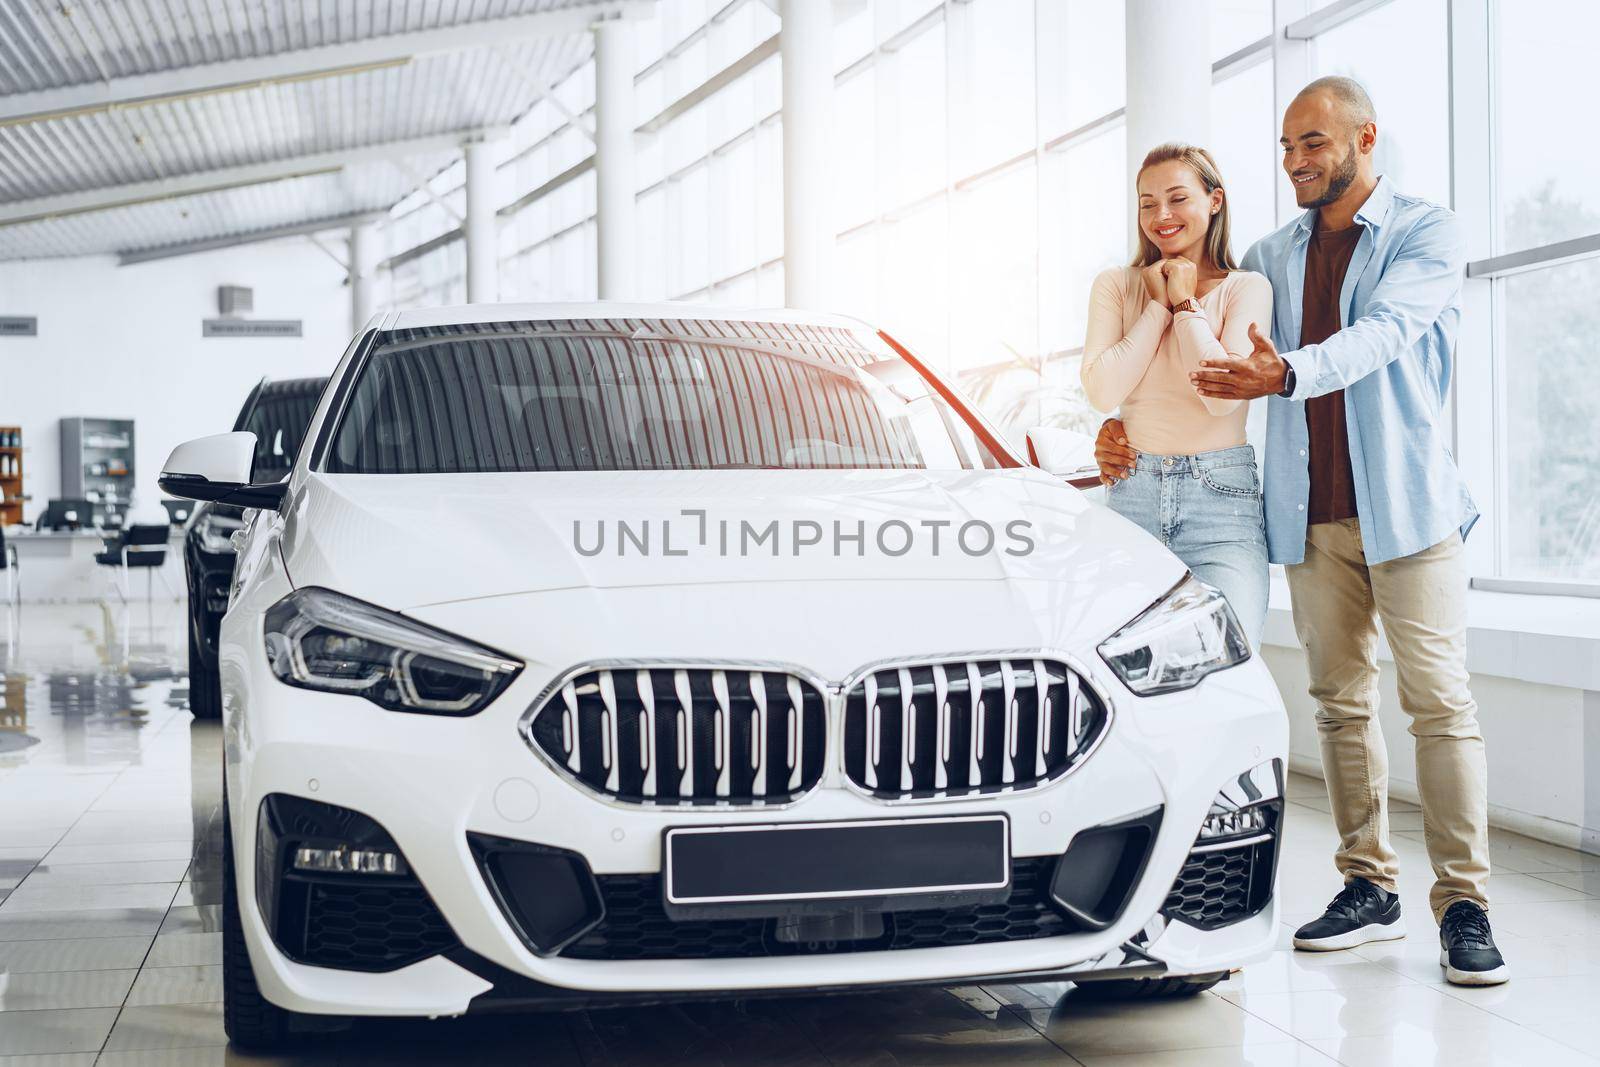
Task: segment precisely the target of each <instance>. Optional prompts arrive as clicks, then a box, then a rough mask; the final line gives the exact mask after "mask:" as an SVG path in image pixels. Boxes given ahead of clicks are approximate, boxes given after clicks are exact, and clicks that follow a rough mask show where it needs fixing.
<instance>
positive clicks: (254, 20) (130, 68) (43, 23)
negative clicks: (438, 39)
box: [0, 0, 586, 95]
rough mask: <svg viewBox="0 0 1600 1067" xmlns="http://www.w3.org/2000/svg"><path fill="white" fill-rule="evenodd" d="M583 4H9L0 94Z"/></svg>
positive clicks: (239, 0) (248, 0)
mask: <svg viewBox="0 0 1600 1067" xmlns="http://www.w3.org/2000/svg"><path fill="white" fill-rule="evenodd" d="M584 2H586V0H445V2H441V0H408V2H404V3H401V2H395V0H72V2H71V3H61V2H59V0H6V2H5V3H0V95H4V94H9V93H24V92H33V91H36V90H40V89H55V88H60V87H62V86H67V85H78V84H81V83H84V82H93V81H100V80H103V79H106V78H117V77H126V76H128V75H131V74H149V73H153V72H156V71H163V70H173V69H175V68H179V67H189V66H195V65H198V64H202V63H216V62H220V61H223V60H229V59H247V58H252V57H258V56H268V55H273V54H276V53H279V52H289V51H294V50H296V49H301V48H315V47H319V46H322V45H333V44H343V43H346V42H349V41H359V40H365V39H367V38H370V37H387V36H389V35H391V34H396V33H409V32H412V31H415V30H428V29H436V28H438V27H441V26H454V25H461V24H463V23H468V22H479V21H483V20H485V19H492V18H507V17H511V16H516V15H526V14H534V13H537V12H540V11H557V10H560V9H562V8H566V7H576V6H580V5H581V4H583V3H584Z"/></svg>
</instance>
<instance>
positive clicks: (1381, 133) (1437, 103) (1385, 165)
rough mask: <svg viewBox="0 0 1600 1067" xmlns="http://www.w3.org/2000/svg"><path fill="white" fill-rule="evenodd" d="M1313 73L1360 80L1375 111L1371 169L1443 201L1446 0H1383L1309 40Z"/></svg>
mask: <svg viewBox="0 0 1600 1067" xmlns="http://www.w3.org/2000/svg"><path fill="white" fill-rule="evenodd" d="M1312 52H1313V55H1314V56H1315V67H1316V74H1317V75H1319V76H1320V75H1324V74H1343V75H1347V76H1349V77H1352V78H1354V79H1356V80H1357V81H1359V82H1360V83H1361V84H1362V85H1363V86H1364V87H1365V88H1366V90H1367V93H1368V94H1369V95H1370V96H1371V97H1372V102H1373V106H1374V107H1375V108H1376V109H1377V112H1378V147H1377V149H1376V153H1377V165H1378V170H1379V171H1380V172H1382V173H1384V174H1387V175H1389V177H1390V178H1392V179H1393V180H1394V183H1395V185H1397V186H1398V187H1399V188H1401V189H1403V190H1404V191H1406V192H1408V193H1411V194H1412V195H1414V196H1423V197H1427V198H1428V199H1429V200H1432V201H1434V202H1435V203H1439V204H1448V203H1450V35H1449V11H1448V3H1447V0H1389V3H1386V4H1384V5H1382V6H1381V7H1378V8H1375V9H1373V10H1372V11H1369V12H1367V13H1366V14H1364V15H1362V16H1361V17H1360V18H1357V19H1352V20H1351V21H1349V22H1346V23H1344V24H1342V25H1339V26H1336V27H1334V28H1332V29H1330V30H1328V31H1327V32H1326V33H1323V34H1321V35H1320V36H1318V37H1317V38H1316V39H1315V40H1314V41H1313V42H1312Z"/></svg>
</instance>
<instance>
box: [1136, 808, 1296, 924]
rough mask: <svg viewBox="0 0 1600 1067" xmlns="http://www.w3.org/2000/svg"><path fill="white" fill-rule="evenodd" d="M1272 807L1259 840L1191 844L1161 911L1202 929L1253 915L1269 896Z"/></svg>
mask: <svg viewBox="0 0 1600 1067" xmlns="http://www.w3.org/2000/svg"><path fill="white" fill-rule="evenodd" d="M1277 810H1278V809H1277V808H1276V807H1273V808H1272V809H1270V822H1269V829H1268V832H1267V834H1266V835H1265V838H1264V839H1252V840H1250V841H1249V842H1248V843H1241V844H1239V845H1236V846H1234V847H1232V848H1228V847H1220V848H1218V847H1211V846H1208V845H1206V844H1203V843H1201V844H1197V845H1196V847H1195V850H1194V851H1192V852H1190V853H1189V858H1188V860H1187V862H1185V863H1184V865H1183V868H1182V869H1181V870H1180V871H1179V872H1178V877H1177V879H1176V880H1174V881H1173V883H1172V890H1171V891H1170V892H1169V893H1168V894H1167V902H1166V904H1164V905H1162V908H1161V911H1162V914H1164V915H1166V916H1167V917H1168V918H1171V919H1178V920H1180V921H1182V922H1186V923H1188V924H1189V925H1190V926H1197V927H1199V928H1200V929H1202V930H1215V929H1216V928H1218V927H1220V926H1228V925H1231V924H1233V923H1236V922H1241V921H1243V920H1245V919H1248V918H1250V917H1251V916H1252V915H1256V914H1259V913H1260V911H1261V909H1263V908H1265V907H1266V906H1267V903H1268V902H1269V901H1270V900H1271V899H1272V880H1273V873H1274V871H1273V864H1274V861H1275V860H1276V853H1277V846H1278V841H1277V834H1276V828H1277V826H1278V822H1279V820H1278V816H1277Z"/></svg>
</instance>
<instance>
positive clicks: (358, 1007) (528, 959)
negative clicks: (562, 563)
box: [223, 621, 1287, 1016]
mask: <svg viewBox="0 0 1600 1067" xmlns="http://www.w3.org/2000/svg"><path fill="white" fill-rule="evenodd" d="M226 625H228V626H234V625H244V624H243V623H242V622H240V623H235V622H233V621H230V622H228V623H227V624H226ZM224 647H225V653H227V654H225V656H224V663H223V684H224V687H225V688H226V689H227V690H228V691H229V693H230V707H231V708H232V709H233V717H232V719H231V721H230V724H229V738H230V743H229V757H228V758H229V773H228V783H229V788H230V806H231V810H232V812H233V818H234V819H235V825H234V828H233V829H234V840H235V841H236V842H239V843H240V846H239V851H238V853H237V855H236V857H235V859H236V863H237V865H238V884H240V885H241V886H245V887H252V886H254V885H255V884H256V869H255V865H256V861H257V856H256V850H255V849H254V848H253V847H246V844H245V843H254V842H256V840H257V831H258V827H257V820H258V818H259V817H260V811H261V803H262V800H263V799H264V798H266V797H267V796H269V795H271V794H287V795H290V796H299V797H306V798H310V799H314V800H316V801H319V802H321V803H325V804H331V805H336V806H339V807H344V808H349V809H352V810H354V811H357V812H360V813H362V814H364V815H367V816H369V817H370V818H371V819H373V820H375V821H376V822H377V823H379V824H381V826H382V827H383V828H384V829H385V830H386V831H387V832H388V833H389V834H390V835H392V837H393V840H394V842H395V843H396V845H397V846H398V848H399V849H400V850H401V851H402V852H403V853H404V857H405V860H406V863H407V864H408V866H409V868H410V869H411V870H412V871H413V872H414V874H415V877H416V878H417V880H418V881H419V882H420V884H421V885H422V886H425V887H426V891H427V895H428V896H429V897H430V898H431V900H432V901H433V902H434V904H435V905H436V906H437V908H438V910H439V912H440V913H441V914H442V915H443V917H444V919H445V920H446V921H447V922H448V925H449V927H450V929H451V930H452V931H453V933H454V935H455V938H456V939H457V941H458V942H459V947H458V948H456V949H452V950H449V951H446V952H444V953H443V954H440V955H434V956H429V957H428V958H425V959H422V960H420V961H418V962H415V963H411V964H409V965H406V966H402V967H399V968H397V969H393V970H388V971H382V972H371V971H354V970H346V969H335V968H331V967H323V966H313V965H310V964H307V963H297V962H294V961H293V960H292V959H290V958H289V957H288V956H287V955H285V953H284V952H283V951H281V949H280V948H279V946H278V945H277V944H275V942H274V939H273V937H272V936H271V934H270V933H269V930H268V928H267V924H266V922H265V920H264V919H263V916H262V914H261V911H260V910H259V908H258V907H257V905H256V901H255V900H254V899H243V900H241V905H242V907H241V912H242V915H243V917H244V928H245V934H246V940H247V944H248V946H249V951H250V956H251V960H252V963H253V964H254V969H255V971H256V975H257V979H258V981H259V983H260V985H261V988H262V991H263V992H264V994H265V995H266V996H267V998H268V999H269V1000H271V1001H272V1002H274V1003H276V1004H278V1005H280V1006H282V1007H285V1008H289V1009H291V1010H295V1011H300V1012H307V1013H318V1014H341V1015H343V1014H351V1015H430V1016H431V1015H454V1014H460V1013H463V1012H465V1011H467V1010H469V1009H472V1010H480V1009H489V1008H493V1007H496V1006H503V1005H506V1004H508V1003H517V1004H521V1003H542V1004H599V1003H627V1002H634V1001H637V1000H640V999H644V1000H651V999H656V1000H659V999H662V998H663V997H664V996H666V995H668V994H670V996H671V997H673V998H677V997H681V996H690V997H693V996H723V995H741V996H743V995H751V994H756V993H762V992H771V993H776V992H782V991H784V990H798V989H804V990H808V991H815V990H818V989H844V988H863V987H881V986H893V985H908V984H950V983H956V982H969V981H974V980H983V979H998V978H1005V979H1007V980H1011V981H1018V980H1044V979H1062V978H1065V979H1071V980H1088V979H1091V978H1094V977H1143V976H1158V975H1182V974H1199V973H1207V972H1212V971H1218V970H1226V969H1229V968H1232V967H1235V966H1238V965H1240V964H1241V963H1243V962H1246V961H1247V960H1249V959H1252V958H1254V957H1257V956H1259V955H1262V954H1264V953H1265V952H1266V951H1268V950H1269V949H1270V947H1271V945H1272V943H1273V939H1274V934H1275V925H1276V921H1277V905H1276V901H1275V898H1272V899H1270V900H1269V901H1268V902H1267V903H1266V904H1265V905H1264V906H1263V907H1261V908H1260V910H1258V911H1257V912H1256V913H1255V914H1254V915H1252V916H1251V917H1248V918H1245V919H1243V920H1241V921H1237V922H1232V923H1230V924H1228V925H1225V926H1221V927H1219V928H1216V929H1201V928H1199V927H1198V926H1196V925H1194V924H1192V923H1190V922H1185V921H1172V920H1171V919H1170V918H1169V917H1168V916H1166V915H1163V914H1162V913H1163V909H1164V908H1165V907H1166V906H1167V903H1168V897H1169V895H1170V894H1171V891H1172V889H1173V887H1174V883H1175V882H1176V881H1178V879H1179V874H1180V871H1181V870H1182V869H1183V868H1184V867H1185V865H1186V863H1188V862H1189V860H1190V852H1191V849H1192V848H1193V847H1194V845H1195V843H1196V837H1197V835H1198V833H1199V830H1200V827H1201V824H1202V822H1203V821H1204V820H1205V818H1206V816H1207V814H1208V812H1209V811H1210V810H1211V807H1212V804H1213V802H1214V800H1215V799H1216V797H1217V795H1218V791H1219V788H1221V787H1223V786H1224V785H1225V784H1228V783H1233V782H1237V781H1238V780H1239V778H1240V776H1241V775H1243V774H1245V773H1247V772H1249V771H1251V770H1252V769H1253V768H1257V767H1260V766H1262V765H1263V764H1265V765H1267V766H1269V767H1270V766H1272V765H1273V764H1272V761H1274V760H1280V761H1281V758H1282V756H1283V753H1284V751H1285V748H1286V746H1287V727H1286V723H1285V720H1284V716H1283V711H1282V706H1281V704H1280V702H1279V698H1278V695H1277V691H1276V688H1275V686H1274V685H1273V683H1272V681H1271V678H1270V677H1269V676H1268V675H1267V673H1266V670H1265V667H1264V666H1263V665H1262V664H1261V663H1260V662H1259V661H1258V660H1257V661H1252V662H1250V663H1247V664H1245V665H1243V666H1241V667H1239V668H1235V669H1233V670H1229V671H1226V672H1223V673H1221V674H1218V675H1214V676H1212V677H1211V678H1209V679H1207V680H1206V681H1205V682H1204V683H1202V684H1201V686H1199V687H1197V688H1196V689H1195V690H1192V691H1190V692H1187V693H1180V694H1172V695H1170V696H1166V697H1157V698H1148V699H1139V698H1134V697H1132V696H1131V695H1129V694H1127V693H1126V692H1125V691H1123V690H1121V689H1120V688H1119V687H1118V685H1117V683H1116V681H1115V679H1114V678H1112V677H1110V676H1109V675H1107V676H1105V677H1096V678H1095V681H1096V683H1097V684H1099V685H1100V686H1101V688H1102V689H1103V690H1104V691H1105V692H1107V693H1110V694H1112V695H1113V699H1114V700H1116V702H1117V711H1118V714H1119V719H1118V721H1117V723H1116V724H1115V725H1114V727H1113V728H1112V730H1111V732H1110V733H1109V734H1108V736H1107V738H1106V741H1105V743H1104V744H1103V745H1102V746H1101V748H1100V749H1099V750H1098V751H1097V752H1096V753H1095V754H1094V756H1093V757H1092V758H1090V759H1088V760H1087V761H1086V762H1085V763H1084V765H1083V766H1081V767H1080V768H1078V769H1077V770H1076V771H1075V772H1074V773H1073V774H1071V775H1069V776H1068V777H1066V778H1064V779H1062V780H1059V781H1057V782H1054V783H1053V784H1051V785H1049V786H1046V787H1044V788H1041V789H1037V790H1034V791H1031V792H1024V793H1017V794H1009V795H1001V796H995V797H985V798H971V799H961V800H951V801H946V802H940V803H937V804H935V805H931V806H929V805H923V806H919V807H917V808H915V809H907V808H896V807H895V806H892V805H885V804H883V803H881V802H877V801H874V800H872V799H870V798H868V797H864V796H862V795H860V794H859V793H856V792H854V791H851V790H848V789H846V788H843V786H842V784H841V783H838V782H837V781H833V782H830V781H829V780H828V779H826V778H825V779H824V783H823V785H822V787H821V788H819V789H817V790H816V791H814V792H813V793H811V794H810V795H808V796H806V797H805V798H803V799H802V800H800V801H798V802H796V803H795V804H793V805H790V806H788V807H786V808H783V809H778V810H774V809H771V808H767V809H760V810H751V809H720V810H717V809H713V810H695V811H683V810H676V809H666V810H663V809H652V808H646V807H641V806H638V805H629V804H623V803H609V802H606V801H604V800H600V799H597V798H595V797H594V796H592V795H589V794H587V793H585V792H583V791H582V790H580V789H579V788H578V787H576V786H575V785H574V784H573V783H572V782H570V781H568V780H567V779H565V778H564V777H562V776H561V775H560V774H558V773H557V772H556V771H554V770H552V769H551V768H550V767H549V766H548V765H547V764H546V763H545V762H543V761H541V760H540V759H539V758H538V757H536V756H535V755H534V753H533V752H531V751H530V750H529V749H528V748H527V747H526V746H525V745H524V744H523V743H522V740H521V738H520V737H519V736H518V735H517V732H516V720H517V718H518V717H519V716H520V714H521V712H522V711H523V710H524V709H525V708H526V707H527V706H528V703H529V701H531V700H532V699H533V697H534V696H535V695H536V694H537V691H538V690H539V689H540V688H541V686H542V684H543V679H541V678H537V677H531V676H529V677H523V678H519V679H518V681H517V682H516V683H515V684H514V685H513V686H512V687H511V688H510V689H508V691H507V692H506V693H505V694H504V695H503V696H502V697H501V698H500V699H499V700H498V701H497V702H496V704H495V705H494V706H493V707H491V708H489V709H487V710H486V711H485V712H483V713H481V714H479V715H477V716H474V717H472V718H469V719H445V718H438V717H432V716H421V715H418V716H410V715H403V714H395V713H391V712H386V711H383V710H381V709H379V708H377V707H375V706H373V705H371V704H368V703H366V702H365V701H362V700H359V699H353V698H347V697H341V696H335V695H325V694H318V693H310V692H307V691H304V690H296V689H289V688H288V687H285V686H283V685H281V684H280V683H278V682H277V681H276V679H275V678H273V677H272V676H271V674H270V672H269V670H268V669H267V666H266V663H265V660H264V657H263V656H261V655H260V654H259V653H256V652H254V651H253V650H255V649H259V648H260V642H259V639H257V640H254V641H250V640H244V641H225V642H224ZM528 673H529V674H530V675H531V674H532V673H533V672H528ZM1279 767H1280V768H1281V763H1280V764H1279ZM829 773H830V775H831V774H833V773H834V772H832V771H831V770H830V772H829ZM1153 808H1159V809H1160V810H1161V812H1162V818H1161V822H1160V828H1159V830H1158V832H1157V833H1156V834H1155V838H1154V843H1153V845H1152V846H1151V847H1150V848H1149V851H1148V858H1147V861H1146V863H1145V865H1144V869H1143V872H1142V874H1141V875H1140V876H1139V878H1138V879H1137V883H1136V885H1135V886H1134V888H1133V889H1132V891H1131V893H1130V895H1129V896H1128V898H1127V902H1126V906H1125V907H1123V908H1122V910H1121V912H1120V915H1119V917H1118V918H1116V919H1115V921H1113V922H1111V923H1110V925H1108V926H1106V927H1105V928H1104V929H1083V928H1079V929H1076V930H1074V932H1071V933H1066V934H1062V935H1060V936H1045V937H1034V938H1030V939H1027V940H1017V941H990V942H987V943H981V944H963V945H943V946H941V947H933V948H913V949H883V950H875V951H833V952H821V953H796V954H790V955H783V956H777V957H774V956H766V955H762V956H742V957H734V958H726V957H714V958H694V959H659V958H658V959H623V960H619V959H594V958H573V956H571V955H565V954H556V955H549V956H540V955H538V954H537V953H535V952H534V951H532V950H530V949H529V947H528V946H527V945H526V944H525V943H524V940H523V938H522V937H520V936H519V935H518V933H517V932H516V931H515V930H514V929H513V927H512V925H511V923H509V922H508V920H507V917H506V913H505V911H504V910H503V909H502V907H501V905H500V904H499V903H498V902H497V900H496V898H495V894H494V892H493V891H492V890H491V889H490V887H489V886H488V885H487V884H486V881H485V878H484V876H483V874H482V871H481V869H480V866H479V863H478V862H477V860H476V859H475V857H474V855H473V851H472V847H471V840H472V837H473V835H477V836H478V837H491V838H497V839H509V840H512V841H529V842H537V843H539V844H542V845H546V846H550V847H553V848H556V849H564V850H568V851H570V852H574V853H577V854H579V855H580V856H582V857H583V859H584V861H585V862H586V864H587V866H588V868H589V869H590V870H592V871H593V873H594V874H595V875H596V876H597V877H599V878H600V879H601V880H602V881H604V880H605V878H606V877H607V876H611V875H617V876H623V875H633V876H637V875H641V874H654V873H656V872H659V870H660V867H661V855H660V853H661V840H662V834H663V832H664V831H665V830H666V829H667V828H669V827H674V826H711V825H727V824H730V823H748V822H754V821H759V822H782V821H805V822H821V821H848V820H863V819H881V818H884V817H886V816H893V815H905V816H907V817H911V816H915V815H918V814H922V815H926V814H934V813H937V814H939V815H959V814H989V813H994V812H997V811H998V812H1004V813H1005V814H1006V815H1007V817H1008V818H1009V820H1010V827H1011V849H1012V854H1013V856H1014V857H1044V856H1059V855H1060V854H1062V853H1063V852H1065V851H1067V849H1068V847H1069V846H1070V845H1071V844H1072V843H1073V840H1074V838H1075V837H1076V836H1077V835H1079V834H1080V833H1081V832H1082V831H1085V830H1088V829H1091V828H1094V827H1098V826H1102V825H1104V824H1108V823H1115V822H1118V821H1119V820H1124V819H1126V818H1128V817H1129V816H1130V815H1133V814H1135V813H1139V812H1147V811H1149V810H1151V809H1153ZM1268 877H1269V880H1270V873H1269V875H1268ZM246 896H253V894H249V893H246Z"/></svg>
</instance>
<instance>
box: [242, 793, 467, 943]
mask: <svg viewBox="0 0 1600 1067" xmlns="http://www.w3.org/2000/svg"><path fill="white" fill-rule="evenodd" d="M255 883H256V903H257V906H258V907H259V909H260V911H261V917H262V919H263V920H264V921H265V923H266V926H267V930H268V932H269V933H270V934H271V936H272V941H273V944H275V945H277V947H278V950H279V951H281V952H282V953H283V954H284V955H285V956H287V957H288V958H289V959H291V960H293V961H294V962H296V963H303V964H308V965H310V966H314V967H332V968H336V969H338V970H348V971H392V970H396V969H398V968H400V967H404V966H407V965H409V964H412V963H415V962H417V961H418V960H422V959H426V958H428V957H429V956H434V955H438V954H439V953H441V952H445V951H448V950H449V949H450V948H451V947H453V946H454V945H456V944H457V943H458V941H457V939H456V936H455V934H454V932H453V931H452V930H451V929H450V925H449V923H448V922H446V921H445V918H444V916H443V915H442V914H441V913H440V912H439V909H438V907H437V905H435V904H434V902H433V900H432V898H431V897H429V896H428V891H427V889H426V888H424V887H423V885H422V883H421V882H420V881H418V880H417V877H416V874H415V873H414V872H413V871H412V870H411V865H410V864H409V863H407V862H406V859H405V855H404V853H402V852H401V850H400V846H399V845H398V844H397V843H396V842H395V840H394V838H393V837H391V836H390V834H389V832H388V831H387V830H385V829H384V828H383V826H382V825H380V824H379V823H378V821H377V820H375V819H373V818H372V817H371V816H368V815H364V814H362V813H361V812H359V811H354V810H352V809H350V808H342V807H338V806H337V805H333V804H325V803H323V802H321V801H317V800H310V799H307V798H306V797H297V796H291V795H288V794H285V793H272V794H269V795H268V796H266V797H265V798H263V800H262V801H261V809H260V818H259V820H258V821H257V828H256V878H255Z"/></svg>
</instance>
